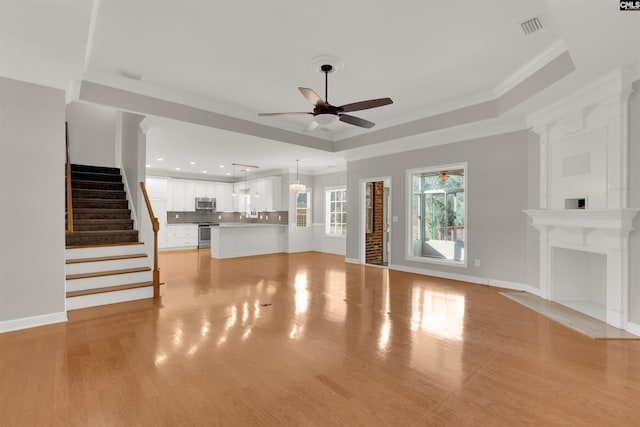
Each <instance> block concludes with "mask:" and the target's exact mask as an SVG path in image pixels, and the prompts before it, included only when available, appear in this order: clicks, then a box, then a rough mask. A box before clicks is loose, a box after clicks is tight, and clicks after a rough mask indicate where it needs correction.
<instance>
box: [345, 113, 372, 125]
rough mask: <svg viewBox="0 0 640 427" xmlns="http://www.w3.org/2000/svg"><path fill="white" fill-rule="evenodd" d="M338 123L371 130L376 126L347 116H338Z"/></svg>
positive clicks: (367, 121) (358, 118)
mask: <svg viewBox="0 0 640 427" xmlns="http://www.w3.org/2000/svg"><path fill="white" fill-rule="evenodd" d="M340 121H341V122H345V123H349V124H350V125H355V126H360V127H361V128H367V129H369V128H372V127H374V126H375V125H376V124H375V123H373V122H370V121H369V120H365V119H361V118H360V117H355V116H350V115H348V114H340Z"/></svg>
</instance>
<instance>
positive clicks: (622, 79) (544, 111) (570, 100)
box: [526, 66, 637, 129]
mask: <svg viewBox="0 0 640 427" xmlns="http://www.w3.org/2000/svg"><path fill="white" fill-rule="evenodd" d="M636 68H637V67H636ZM633 72H634V66H629V67H623V68H618V69H616V70H614V71H612V72H609V73H607V74H605V75H604V76H602V77H600V78H599V79H597V80H595V81H593V82H592V83H590V84H587V85H586V86H585V87H583V88H582V89H579V90H578V91H575V92H573V93H572V94H569V95H568V96H566V97H564V98H562V99H560V100H558V101H556V102H554V103H552V104H550V105H547V106H545V107H543V108H541V109H539V110H537V111H535V112H533V113H531V114H529V115H527V117H526V121H527V124H528V125H529V127H531V128H538V129H539V128H544V127H545V126H547V125H549V124H551V123H553V122H555V121H557V120H560V119H562V118H565V117H567V116H569V115H571V114H574V113H575V111H576V108H580V107H583V106H587V105H593V104H596V103H602V102H606V101H608V100H611V99H612V98H615V97H617V96H624V95H625V94H626V95H629V94H630V93H631V91H632V88H631V83H632V81H633V78H632V75H633Z"/></svg>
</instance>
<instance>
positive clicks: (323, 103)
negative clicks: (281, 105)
mask: <svg viewBox="0 0 640 427" xmlns="http://www.w3.org/2000/svg"><path fill="white" fill-rule="evenodd" d="M323 58H325V57H319V58H317V59H316V60H314V61H317V60H319V59H323ZM312 66H313V67H314V68H315V67H316V65H315V64H314V62H313V61H312ZM342 66H343V65H341V67H342ZM319 71H321V72H322V73H324V100H323V99H322V98H321V97H320V95H318V94H317V93H316V92H315V91H314V90H313V89H309V88H307V87H298V90H299V91H300V93H302V96H304V97H305V98H306V99H307V101H309V102H310V103H311V105H313V112H311V113H308V112H291V113H260V114H258V116H280V115H288V114H310V115H313V121H312V122H311V123H310V124H309V125H307V127H306V128H305V129H304V132H311V131H312V130H314V129H315V128H317V127H318V125H323V126H328V125H331V124H333V123H335V122H336V121H338V120H339V121H341V122H343V123H347V124H350V125H354V126H359V127H362V128H365V129H369V128H372V127H373V126H375V123H373V122H370V121H368V120H365V119H361V118H360V117H356V116H352V115H350V114H345V113H350V112H352V111H361V110H368V109H370V108H376V107H382V106H384V105H389V104H393V101H392V100H391V98H378V99H369V100H366V101H360V102H353V103H351V104H344V105H341V106H339V107H336V106H334V105H331V104H330V103H329V73H332V72H336V71H337V70H336V69H335V68H334V66H333V65H331V64H329V63H324V64H321V65H320V66H319Z"/></svg>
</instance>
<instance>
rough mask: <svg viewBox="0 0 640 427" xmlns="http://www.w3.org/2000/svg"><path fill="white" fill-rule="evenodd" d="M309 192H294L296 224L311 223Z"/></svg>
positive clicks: (301, 225)
mask: <svg viewBox="0 0 640 427" xmlns="http://www.w3.org/2000/svg"><path fill="white" fill-rule="evenodd" d="M310 212H311V194H310V193H309V192H308V191H305V192H302V193H296V226H297V227H309V226H310V225H311V213H310Z"/></svg>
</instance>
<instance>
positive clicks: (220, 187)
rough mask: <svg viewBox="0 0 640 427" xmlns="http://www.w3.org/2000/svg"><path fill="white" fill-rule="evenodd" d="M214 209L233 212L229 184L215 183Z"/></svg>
mask: <svg viewBox="0 0 640 427" xmlns="http://www.w3.org/2000/svg"><path fill="white" fill-rule="evenodd" d="M215 198H216V210H217V211H220V212H233V199H232V197H231V184H228V183H226V182H218V183H216V184H215Z"/></svg>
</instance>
